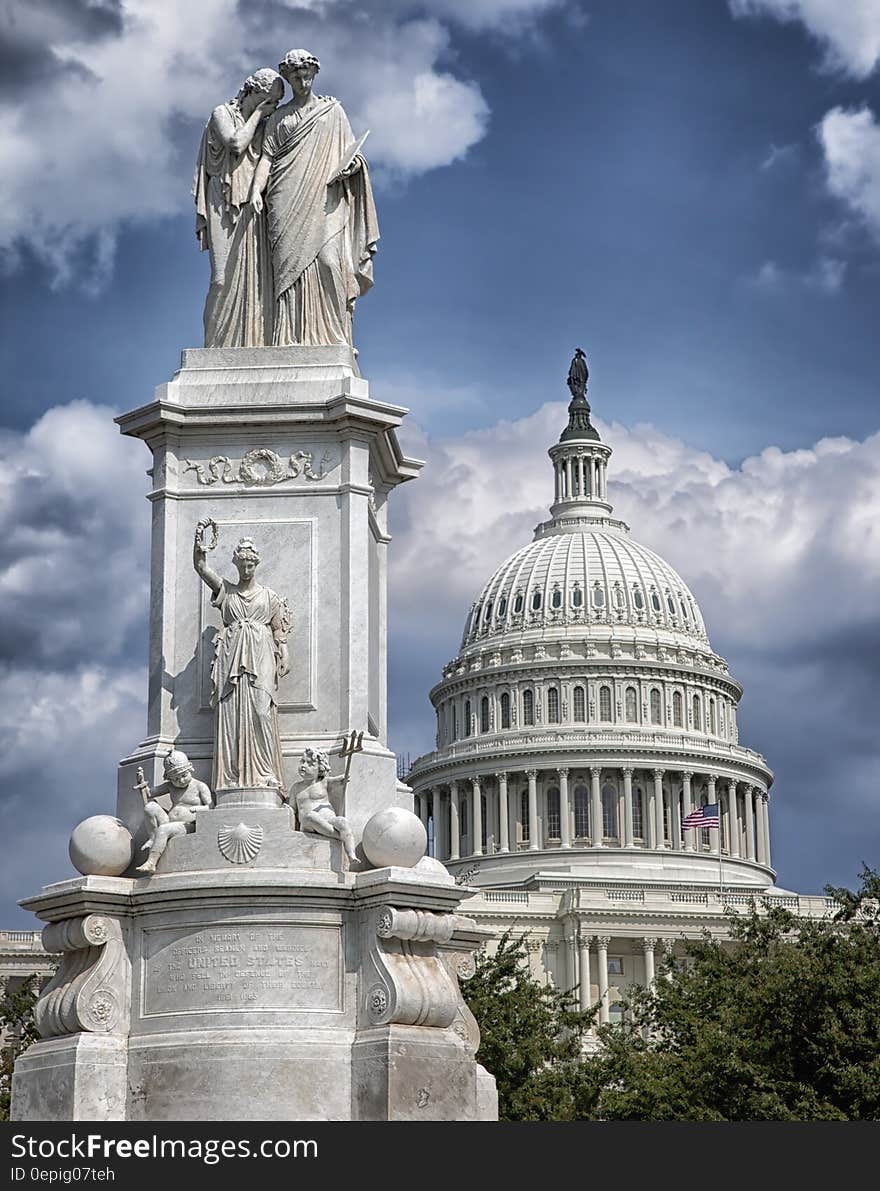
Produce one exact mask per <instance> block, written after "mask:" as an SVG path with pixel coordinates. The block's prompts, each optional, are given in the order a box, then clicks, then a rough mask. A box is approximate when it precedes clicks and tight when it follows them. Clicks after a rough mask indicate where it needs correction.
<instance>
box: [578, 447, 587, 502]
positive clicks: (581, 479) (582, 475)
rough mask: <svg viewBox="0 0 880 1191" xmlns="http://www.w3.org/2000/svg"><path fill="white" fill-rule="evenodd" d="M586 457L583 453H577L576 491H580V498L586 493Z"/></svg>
mask: <svg viewBox="0 0 880 1191" xmlns="http://www.w3.org/2000/svg"><path fill="white" fill-rule="evenodd" d="M585 465H586V459H585V458H584V456H583V455H578V491H579V492H580V496H581V500H583V499H584V497H585V496H586V495H587V469H586V466H585Z"/></svg>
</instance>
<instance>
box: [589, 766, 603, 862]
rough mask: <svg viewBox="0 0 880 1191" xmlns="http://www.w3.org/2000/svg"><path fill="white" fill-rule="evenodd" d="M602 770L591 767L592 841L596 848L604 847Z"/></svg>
mask: <svg viewBox="0 0 880 1191" xmlns="http://www.w3.org/2000/svg"><path fill="white" fill-rule="evenodd" d="M601 779H602V770H601V769H600V768H599V767H597V766H595V765H594V766H592V767H591V768H590V843H591V844H592V846H593V847H594V848H601V847H603V840H604V827H603V820H602V790H601V786H600V782H601Z"/></svg>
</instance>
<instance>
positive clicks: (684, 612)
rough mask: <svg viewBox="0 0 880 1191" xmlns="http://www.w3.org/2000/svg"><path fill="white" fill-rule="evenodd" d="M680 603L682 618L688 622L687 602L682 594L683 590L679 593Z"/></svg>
mask: <svg viewBox="0 0 880 1191" xmlns="http://www.w3.org/2000/svg"><path fill="white" fill-rule="evenodd" d="M678 605H679V607H680V608H681V617H682V620H684V621H685V622H687V619H688V610H687V604H685V602H684V597H683V596H682V594H681V592H679V593H678Z"/></svg>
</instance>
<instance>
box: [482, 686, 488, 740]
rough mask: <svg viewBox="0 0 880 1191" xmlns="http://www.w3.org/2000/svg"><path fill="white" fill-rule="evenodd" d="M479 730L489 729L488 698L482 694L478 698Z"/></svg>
mask: <svg viewBox="0 0 880 1191" xmlns="http://www.w3.org/2000/svg"><path fill="white" fill-rule="evenodd" d="M480 731H481V732H488V731H489V698H488V696H487V695H483V697H482V699H481V700H480Z"/></svg>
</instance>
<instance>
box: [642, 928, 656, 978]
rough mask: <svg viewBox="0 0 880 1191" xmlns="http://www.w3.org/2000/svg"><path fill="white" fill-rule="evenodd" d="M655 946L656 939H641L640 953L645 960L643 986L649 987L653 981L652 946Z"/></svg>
mask: <svg viewBox="0 0 880 1191" xmlns="http://www.w3.org/2000/svg"><path fill="white" fill-rule="evenodd" d="M656 946H657V940H656V939H642V955H643V957H644V962H645V988H650V987H651V985H652V984H653V983H654V974H655V973H654V948H655V947H656Z"/></svg>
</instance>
